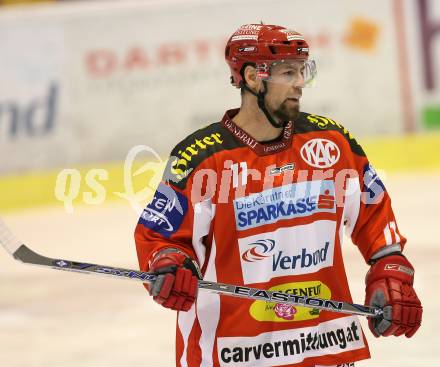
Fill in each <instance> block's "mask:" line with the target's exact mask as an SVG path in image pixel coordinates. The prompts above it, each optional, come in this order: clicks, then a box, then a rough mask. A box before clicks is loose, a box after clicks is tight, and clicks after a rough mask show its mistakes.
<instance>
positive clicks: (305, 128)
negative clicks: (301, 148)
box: [294, 112, 365, 156]
mask: <svg viewBox="0 0 440 367" xmlns="http://www.w3.org/2000/svg"><path fill="white" fill-rule="evenodd" d="M321 130H333V131H337V132H339V133H340V134H341V135H342V136H343V137H344V138H345V140H347V142H348V144H349V145H350V148H351V150H352V152H353V153H355V154H357V155H360V156H365V152H364V150H363V149H362V147H361V146H360V145H359V144H358V142H357V141H356V139H355V138H354V137H353V135H351V133H350V132H349V131H348V130H347V128H345V127H344V126H343V125H341V124H340V123H339V122H336V121H335V120H332V119H331V118H328V117H324V116H319V115H314V114H309V113H305V112H301V114H300V116H299V118H298V119H297V120H296V121H295V130H294V131H295V133H298V134H301V133H306V132H310V131H321Z"/></svg>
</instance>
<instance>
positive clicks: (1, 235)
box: [0, 218, 22, 255]
mask: <svg viewBox="0 0 440 367" xmlns="http://www.w3.org/2000/svg"><path fill="white" fill-rule="evenodd" d="M0 243H1V245H2V246H3V247H4V248H5V249H6V251H8V252H9V253H10V254H11V255H13V254H14V252H15V251H17V250H18V248H19V247H20V246H21V245H22V242H21V241H20V240H19V239H18V238H17V237H15V236H14V234H13V233H12V232H11V231H10V230H9V228H8V227H6V224H5V222H3V220H2V219H1V218H0Z"/></svg>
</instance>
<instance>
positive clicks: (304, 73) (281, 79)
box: [257, 59, 317, 88]
mask: <svg viewBox="0 0 440 367" xmlns="http://www.w3.org/2000/svg"><path fill="white" fill-rule="evenodd" d="M316 73H317V72H316V63H315V60H298V59H284V60H279V61H275V62H273V61H268V62H262V63H259V64H258V65H257V75H258V77H259V78H260V79H262V80H265V81H267V82H271V83H278V84H288V85H292V86H296V87H300V88H303V87H309V86H311V85H312V83H313V80H314V79H315V76H316Z"/></svg>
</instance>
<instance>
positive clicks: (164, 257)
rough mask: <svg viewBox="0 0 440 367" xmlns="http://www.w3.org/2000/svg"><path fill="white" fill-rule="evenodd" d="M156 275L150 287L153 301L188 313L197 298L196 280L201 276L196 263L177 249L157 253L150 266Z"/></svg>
mask: <svg viewBox="0 0 440 367" xmlns="http://www.w3.org/2000/svg"><path fill="white" fill-rule="evenodd" d="M150 270H151V271H152V272H154V273H156V274H158V277H157V280H156V281H155V282H154V284H152V285H151V286H150V294H151V295H152V296H153V299H154V300H155V301H156V302H157V303H159V304H161V305H162V306H163V307H166V308H171V309H173V310H176V311H188V310H189V309H190V308H191V306H192V305H193V303H194V302H195V300H196V297H197V290H198V286H197V280H198V279H201V274H200V270H199V267H198V265H197V263H196V262H195V261H194V260H192V259H191V258H190V257H188V256H187V255H186V254H184V253H183V252H181V251H179V250H177V249H165V250H163V251H161V252H159V253H158V254H157V255H156V256H155V257H154V259H153V261H152V262H151V265H150Z"/></svg>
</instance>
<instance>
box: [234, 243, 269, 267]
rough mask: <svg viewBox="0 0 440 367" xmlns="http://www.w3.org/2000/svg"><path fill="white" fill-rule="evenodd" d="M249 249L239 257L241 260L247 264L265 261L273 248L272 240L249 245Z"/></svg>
mask: <svg viewBox="0 0 440 367" xmlns="http://www.w3.org/2000/svg"><path fill="white" fill-rule="evenodd" d="M250 246H251V248H250V249H249V250H247V251H245V252H244V253H243V255H241V258H242V259H243V260H244V261H247V262H253V261H258V260H262V259H265V258H266V257H269V256H270V253H271V252H272V250H273V249H274V248H275V241H274V240H259V241H256V242H253V243H251V244H250Z"/></svg>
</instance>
